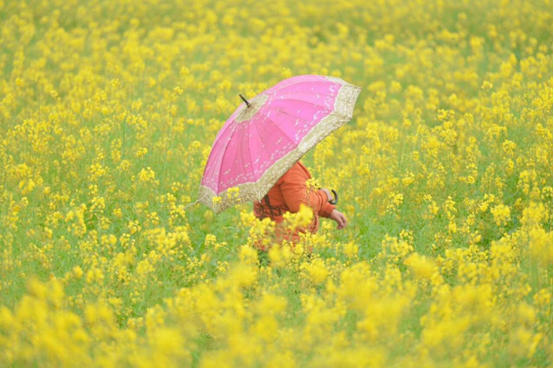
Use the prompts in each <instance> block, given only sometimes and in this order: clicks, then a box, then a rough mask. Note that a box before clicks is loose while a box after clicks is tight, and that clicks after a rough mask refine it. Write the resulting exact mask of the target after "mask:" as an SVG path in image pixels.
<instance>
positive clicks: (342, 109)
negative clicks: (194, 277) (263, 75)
mask: <svg viewBox="0 0 554 368" xmlns="http://www.w3.org/2000/svg"><path fill="white" fill-rule="evenodd" d="M327 78H328V79H330V80H332V81H336V82H337V83H340V84H341V85H342V86H341V89H340V91H339V93H338V95H337V98H336V100H335V106H334V111H333V112H332V113H331V114H329V115H327V116H326V117H325V118H323V119H322V120H321V121H320V122H319V124H317V125H316V126H314V127H313V128H312V130H311V131H310V132H309V133H308V134H307V135H306V136H305V137H304V139H302V141H301V142H300V143H299V144H298V147H296V148H294V149H293V150H291V151H290V152H289V153H287V154H286V155H284V156H283V157H282V158H280V159H279V160H278V161H277V162H275V163H274V164H273V165H272V166H271V167H270V168H268V169H267V170H266V172H265V173H264V174H263V175H262V176H261V177H260V179H259V180H258V181H256V182H252V183H244V184H238V185H236V186H235V187H233V188H237V187H238V188H239V193H238V196H236V197H235V194H234V193H232V191H231V192H229V191H230V190H231V189H233V188H229V189H227V190H224V191H223V192H221V193H219V196H218V194H216V193H215V192H214V191H213V190H212V189H211V188H209V187H207V186H204V185H201V186H200V190H199V193H198V197H199V199H198V200H199V202H201V203H204V204H205V205H207V206H208V207H210V208H211V209H212V210H214V211H215V212H216V213H221V212H223V211H224V210H226V209H227V208H229V207H231V206H234V205H237V204H241V203H245V202H251V201H259V200H261V199H262V198H263V196H264V195H266V194H267V192H268V191H269V190H270V189H271V187H273V185H275V183H276V182H277V180H279V178H280V177H281V176H283V175H284V174H285V173H286V172H287V170H288V169H290V168H291V167H292V165H294V164H295V163H296V162H297V161H298V160H299V159H300V158H302V156H304V155H305V154H306V152H308V151H309V150H310V149H311V148H313V147H314V146H315V145H316V144H318V143H319V142H320V141H322V140H323V139H324V138H325V137H327V136H328V135H329V134H331V133H332V132H333V131H335V130H336V129H338V128H339V127H341V126H342V125H344V124H346V123H347V122H348V121H350V120H351V119H352V114H353V111H354V106H355V104H356V100H357V99H358V95H359V94H360V92H361V90H362V89H361V88H360V87H357V86H354V85H351V84H349V83H346V82H345V81H343V80H342V79H339V78H333V77H327ZM253 101H254V100H253ZM215 197H219V198H221V200H216V201H214V200H213V199H214V198H215Z"/></svg>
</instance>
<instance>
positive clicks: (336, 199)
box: [329, 189, 339, 205]
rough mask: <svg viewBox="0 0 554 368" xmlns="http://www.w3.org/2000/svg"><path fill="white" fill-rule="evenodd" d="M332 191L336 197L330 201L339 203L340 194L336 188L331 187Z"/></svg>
mask: <svg viewBox="0 0 554 368" xmlns="http://www.w3.org/2000/svg"><path fill="white" fill-rule="evenodd" d="M331 193H333V196H334V197H335V199H332V200H330V201H329V203H331V204H333V205H335V204H337V203H339V194H338V193H337V192H336V191H335V190H334V189H331Z"/></svg>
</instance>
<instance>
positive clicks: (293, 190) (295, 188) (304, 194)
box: [279, 166, 335, 217]
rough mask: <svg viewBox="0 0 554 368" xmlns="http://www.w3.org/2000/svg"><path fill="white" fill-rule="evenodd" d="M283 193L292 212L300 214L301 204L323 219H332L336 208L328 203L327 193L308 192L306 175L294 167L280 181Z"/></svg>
mask: <svg viewBox="0 0 554 368" xmlns="http://www.w3.org/2000/svg"><path fill="white" fill-rule="evenodd" d="M279 187H280V189H281V193H282V195H283V199H284V200H285V203H286V205H287V207H288V208H289V211H290V212H298V211H299V210H300V204H301V203H304V204H305V205H308V206H310V207H311V208H312V209H313V210H314V212H315V213H317V214H318V215H320V216H322V217H330V216H331V212H333V210H334V209H335V206H333V205H332V204H330V203H329V202H328V196H327V193H325V192H324V191H323V190H318V191H315V192H314V191H308V187H307V186H306V179H305V174H304V173H303V171H302V170H301V169H299V168H296V167H295V166H293V167H292V168H291V169H290V170H289V171H288V172H287V173H286V174H285V175H283V177H282V179H281V180H280V185H279Z"/></svg>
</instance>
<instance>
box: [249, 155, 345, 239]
mask: <svg viewBox="0 0 554 368" xmlns="http://www.w3.org/2000/svg"><path fill="white" fill-rule="evenodd" d="M311 177H312V176H311V175H310V172H309V171H308V169H306V167H305V166H304V165H303V164H302V163H301V162H300V161H298V162H297V163H295V164H294V166H292V167H291V168H290V169H289V170H288V171H287V172H286V173H285V174H284V175H283V176H282V177H281V178H280V179H279V180H278V181H277V183H275V185H274V186H273V188H271V189H270V190H269V192H268V193H267V196H265V197H264V198H262V200H261V201H255V202H254V215H255V216H256V217H257V218H259V219H264V218H266V217H270V218H271V219H272V220H273V221H275V222H276V224H279V223H281V222H283V214H284V213H285V212H293V213H295V212H298V211H299V210H300V204H301V203H304V204H305V205H308V206H310V207H311V208H312V209H313V211H314V218H313V220H312V223H311V224H310V225H309V226H308V228H307V229H305V230H303V231H302V230H301V231H302V232H305V231H306V230H307V231H310V232H312V233H314V234H315V233H316V232H317V229H318V228H319V217H320V216H322V217H327V218H328V217H330V216H331V212H333V210H334V209H335V206H334V205H332V204H330V203H329V202H328V201H327V194H326V193H325V192H324V191H322V190H317V191H308V187H307V185H306V181H307V180H308V179H310V178H311ZM268 202H269V203H268ZM276 235H277V237H278V238H286V239H287V240H292V241H298V240H299V236H298V231H297V232H295V233H294V234H285V233H282V231H281V233H280V234H279V233H278V231H276ZM278 240H279V239H278Z"/></svg>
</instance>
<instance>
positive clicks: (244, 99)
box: [239, 93, 250, 107]
mask: <svg viewBox="0 0 554 368" xmlns="http://www.w3.org/2000/svg"><path fill="white" fill-rule="evenodd" d="M239 96H240V98H242V100H243V101H244V102H246V106H248V107H250V102H248V100H247V99H246V98H244V96H243V95H241V94H240V93H239Z"/></svg>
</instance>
